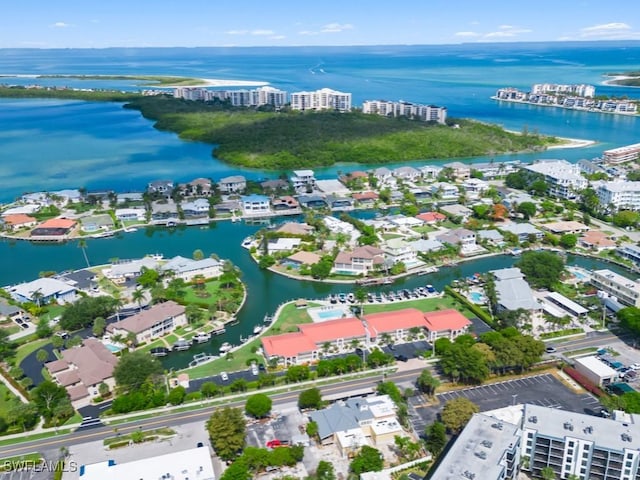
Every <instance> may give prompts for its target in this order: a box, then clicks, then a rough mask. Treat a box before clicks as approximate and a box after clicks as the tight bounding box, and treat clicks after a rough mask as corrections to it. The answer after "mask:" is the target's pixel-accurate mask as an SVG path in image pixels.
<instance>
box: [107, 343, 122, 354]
mask: <svg viewBox="0 0 640 480" xmlns="http://www.w3.org/2000/svg"><path fill="white" fill-rule="evenodd" d="M104 346H105V347H107V350H109V351H110V352H111V353H118V352H119V351H120V350H122V349H123V348H124V347H121V346H120V345H114V344H113V343H105V344H104Z"/></svg>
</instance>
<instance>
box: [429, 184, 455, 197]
mask: <svg viewBox="0 0 640 480" xmlns="http://www.w3.org/2000/svg"><path fill="white" fill-rule="evenodd" d="M431 196H432V197H433V198H434V200H437V201H445V202H446V201H449V200H457V199H458V197H459V196H460V191H459V190H458V187H457V186H456V185H453V184H452V183H447V182H435V183H433V184H431Z"/></svg>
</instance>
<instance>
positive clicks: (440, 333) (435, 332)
mask: <svg viewBox="0 0 640 480" xmlns="http://www.w3.org/2000/svg"><path fill="white" fill-rule="evenodd" d="M362 318H363V320H364V321H365V322H366V326H367V328H368V330H369V334H370V336H371V342H379V337H381V336H382V335H383V334H385V333H386V334H388V335H391V336H392V338H393V339H394V341H404V340H405V339H406V338H407V337H408V336H409V331H410V330H411V329H412V328H420V329H421V330H425V331H426V334H427V340H429V341H434V340H436V339H438V338H440V337H447V338H450V339H451V340H453V339H454V338H455V337H457V336H458V335H461V334H463V333H466V332H467V330H468V329H469V326H470V325H471V321H470V320H469V319H467V318H466V317H465V316H464V315H462V314H461V313H460V312H458V311H457V310H440V311H435V312H421V311H420V310H418V309H416V308H405V309H404V310H397V311H395V312H383V313H373V314H371V315H365V316H364V317H362Z"/></svg>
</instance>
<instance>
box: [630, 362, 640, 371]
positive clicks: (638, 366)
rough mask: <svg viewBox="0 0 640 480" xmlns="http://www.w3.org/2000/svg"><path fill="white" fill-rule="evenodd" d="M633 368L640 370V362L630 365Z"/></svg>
mask: <svg viewBox="0 0 640 480" xmlns="http://www.w3.org/2000/svg"><path fill="white" fill-rule="evenodd" d="M629 368H630V369H631V370H640V363H634V364H633V365H629Z"/></svg>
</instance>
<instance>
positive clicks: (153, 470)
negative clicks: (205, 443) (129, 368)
mask: <svg viewBox="0 0 640 480" xmlns="http://www.w3.org/2000/svg"><path fill="white" fill-rule="evenodd" d="M111 463H112V462H109V461H107V462H101V463H93V464H90V465H82V466H81V467H80V478H81V479H82V480H114V479H117V480H159V479H163V478H164V479H170V480H187V479H190V480H215V474H214V473H213V464H212V463H211V455H210V453H209V449H208V448H205V447H200V448H192V449H190V450H183V451H181V452H174V453H168V454H166V455H160V456H157V457H150V458H145V459H141V460H135V461H133V462H127V463H122V464H115V463H114V464H113V465H112V464H111Z"/></svg>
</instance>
